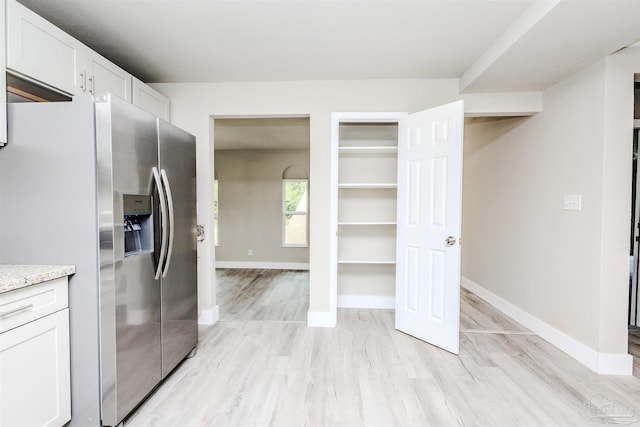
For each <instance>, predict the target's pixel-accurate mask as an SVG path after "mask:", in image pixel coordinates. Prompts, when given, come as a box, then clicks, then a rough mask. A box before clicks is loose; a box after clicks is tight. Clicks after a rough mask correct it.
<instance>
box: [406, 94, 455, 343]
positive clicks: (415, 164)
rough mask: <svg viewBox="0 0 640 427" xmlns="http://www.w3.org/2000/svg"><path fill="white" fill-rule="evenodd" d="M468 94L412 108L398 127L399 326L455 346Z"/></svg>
mask: <svg viewBox="0 0 640 427" xmlns="http://www.w3.org/2000/svg"><path fill="white" fill-rule="evenodd" d="M463 124H464V108H463V102H462V101H457V102H454V103H451V104H447V105H443V106H440V107H436V108H432V109H430V110H426V111H422V112H419V113H415V114H410V115H408V116H407V117H406V119H403V120H402V121H401V122H400V127H399V135H398V217H397V221H398V226H397V251H396V254H397V255H396V257H397V259H396V329H398V330H400V331H402V332H405V333H407V334H409V335H412V336H414V337H416V338H419V339H421V340H424V341H427V342H429V343H431V344H433V345H436V346H438V347H441V348H443V349H445V350H447V351H450V352H452V353H455V354H458V347H459V329H460V228H461V227H460V223H461V208H462V133H463Z"/></svg>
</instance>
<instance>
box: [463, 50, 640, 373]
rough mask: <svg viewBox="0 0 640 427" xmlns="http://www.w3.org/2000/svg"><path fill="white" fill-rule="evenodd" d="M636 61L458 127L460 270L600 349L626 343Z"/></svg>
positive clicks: (606, 63) (617, 58)
mask: <svg viewBox="0 0 640 427" xmlns="http://www.w3.org/2000/svg"><path fill="white" fill-rule="evenodd" d="M634 69H635V70H636V71H637V70H640V54H638V53H637V52H634V51H633V50H629V49H628V50H627V51H625V52H623V53H621V54H618V55H614V56H612V57H609V58H607V59H605V60H601V61H599V62H598V63H596V64H594V65H591V66H589V67H587V68H586V69H584V70H582V71H581V72H579V73H577V74H575V75H574V76H571V77H570V78H568V79H566V80H565V81H563V82H561V83H559V84H557V85H555V86H554V87H552V88H550V89H548V90H547V91H545V92H544V94H543V111H542V112H541V113H539V114H538V115H536V116H533V117H530V118H510V119H491V120H475V121H474V120H472V121H468V123H467V126H466V127H465V152H464V156H465V157H464V159H465V160H464V161H465V165H464V184H463V188H464V190H463V192H464V195H463V206H464V207H463V236H464V245H463V260H462V274H463V276H465V277H466V278H467V279H470V280H471V281H472V282H474V283H476V284H478V285H480V286H481V287H483V288H484V289H486V290H488V291H489V292H491V293H492V294H494V295H496V296H497V297H499V298H502V299H503V300H505V301H506V302H507V303H509V304H512V305H513V306H515V307H516V308H517V309H519V310H522V311H523V312H525V313H527V314H529V315H532V316H534V317H535V318H537V319H539V320H540V321H542V322H545V323H546V324H547V325H549V326H550V327H552V328H554V329H556V330H557V331H559V333H560V334H564V335H566V336H567V337H568V338H569V340H571V339H574V340H576V341H577V342H578V344H584V345H585V346H587V347H588V348H589V349H593V350H594V351H595V352H597V353H599V354H615V355H624V354H626V352H627V334H626V315H627V314H626V313H627V311H626V307H627V295H628V286H629V285H628V271H627V270H628V256H629V254H628V245H629V229H628V228H629V215H630V191H631V156H632V141H633V139H632V126H633V122H632V120H633V72H634ZM567 194H581V195H582V211H580V212H574V211H565V210H563V209H562V201H563V196H564V195H567ZM574 356H575V355H574ZM627 362H628V359H625V361H624V362H623V363H627ZM595 363H596V364H597V363H598V362H597V361H596V362H595ZM592 368H594V369H596V370H599V368H598V366H595V367H594V366H592Z"/></svg>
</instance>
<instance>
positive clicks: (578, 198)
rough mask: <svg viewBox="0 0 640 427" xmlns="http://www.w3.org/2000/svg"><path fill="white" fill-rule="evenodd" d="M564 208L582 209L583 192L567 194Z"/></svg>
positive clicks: (563, 203)
mask: <svg viewBox="0 0 640 427" xmlns="http://www.w3.org/2000/svg"><path fill="white" fill-rule="evenodd" d="M562 209H563V210H565V211H580V210H582V194H565V195H564V200H563V202H562Z"/></svg>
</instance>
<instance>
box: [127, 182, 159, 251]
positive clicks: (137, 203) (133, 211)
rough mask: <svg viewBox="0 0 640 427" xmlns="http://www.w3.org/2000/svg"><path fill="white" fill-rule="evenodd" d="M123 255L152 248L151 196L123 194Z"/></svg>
mask: <svg viewBox="0 0 640 427" xmlns="http://www.w3.org/2000/svg"><path fill="white" fill-rule="evenodd" d="M123 208H124V256H125V257H128V256H132V255H136V254H139V253H143V252H148V251H152V250H153V210H152V203H151V196H147V195H140V194H124V195H123Z"/></svg>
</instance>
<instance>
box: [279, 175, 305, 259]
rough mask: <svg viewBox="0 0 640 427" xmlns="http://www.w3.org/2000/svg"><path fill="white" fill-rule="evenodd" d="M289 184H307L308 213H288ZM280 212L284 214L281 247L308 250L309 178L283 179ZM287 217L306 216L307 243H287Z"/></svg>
mask: <svg viewBox="0 0 640 427" xmlns="http://www.w3.org/2000/svg"><path fill="white" fill-rule="evenodd" d="M289 182H304V183H306V184H307V206H306V211H287V210H286V207H287V183H289ZM280 211H281V213H282V219H281V228H282V239H281V247H283V248H308V247H309V179H307V178H283V179H282V201H281V205H280ZM287 215H299V216H301V215H304V216H305V236H304V241H305V243H286V241H285V238H286V232H287Z"/></svg>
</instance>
